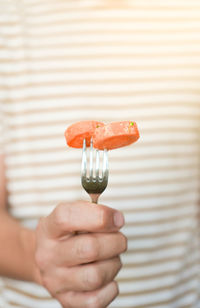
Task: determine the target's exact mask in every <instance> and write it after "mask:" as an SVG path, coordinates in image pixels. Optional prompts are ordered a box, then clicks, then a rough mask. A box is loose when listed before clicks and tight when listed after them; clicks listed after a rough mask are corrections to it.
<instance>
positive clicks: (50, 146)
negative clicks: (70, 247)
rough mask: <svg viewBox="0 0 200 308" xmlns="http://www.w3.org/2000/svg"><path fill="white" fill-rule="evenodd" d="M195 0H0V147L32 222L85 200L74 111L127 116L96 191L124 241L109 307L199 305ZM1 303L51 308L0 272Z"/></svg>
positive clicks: (106, 118)
mask: <svg viewBox="0 0 200 308" xmlns="http://www.w3.org/2000/svg"><path fill="white" fill-rule="evenodd" d="M199 39H200V4H199V0H190V1H189V2H188V1H186V0H168V1H167V2H163V1H162V0H151V1H148V0H134V1H133V0H126V1H121V0H119V1H114V0H109V1H108V0H80V1H73V0H59V1H55V0H49V1H48V3H47V2H46V1H44V0H22V1H16V0H12V1H7V2H6V3H5V1H4V0H0V153H5V154H6V165H7V170H6V178H7V189H8V198H9V199H8V201H9V209H10V212H11V214H12V215H13V216H15V217H16V218H17V219H18V220H19V221H20V222H21V223H22V224H23V225H24V226H27V227H29V228H35V227H36V225H37V222H38V219H39V218H40V217H41V216H46V215H48V214H49V213H50V212H51V211H52V210H53V209H54V208H55V206H56V205H57V204H58V203H59V202H62V201H63V200H70V201H73V200H76V199H85V200H88V196H87V194H86V193H85V192H84V191H83V190H82V188H81V185H80V162H81V151H80V150H76V149H70V148H67V147H66V144H65V140H64V131H65V129H66V127H67V126H68V125H70V124H72V123H73V122H76V121H81V120H91V119H92V120H93V119H94V120H100V121H103V122H110V121H121V120H130V119H131V120H134V121H136V122H137V123H138V126H139V130H140V134H141V138H140V140H139V141H138V142H137V144H135V145H132V146H130V147H128V148H121V149H118V150H115V151H110V152H109V161H110V163H109V169H110V176H109V186H108V188H107V189H106V191H105V192H104V194H103V195H102V197H101V200H100V202H101V203H103V204H108V205H109V206H111V207H114V208H117V209H119V210H121V211H123V212H124V215H125V220H126V224H125V226H124V227H123V229H122V231H123V232H124V233H125V234H126V236H127V237H128V251H127V252H126V253H124V254H123V255H122V257H121V258H122V262H123V264H124V266H123V268H122V270H121V271H120V273H119V274H118V276H117V280H118V282H119V289H120V295H119V296H118V298H117V299H115V300H114V302H113V303H111V304H110V306H109V307H112V308H139V307H140V308H155V307H158V308H169V307H173V308H176V307H177V308H179V307H185V308H186V307H188V308H189V307H190V308H191V307H192V308H199V305H200V298H199V284H200V272H199V256H200V254H199V253H200V251H199V231H198V228H199V220H198V219H199V209H198V206H199V179H200V88H199V81H200V43H199V41H200V40H199ZM0 307H2V308H4V307H6V308H10V307H12V308H13V307H15V308H19V307H20V308H34V307H37V308H38V307H40V308H42V307H45V308H46V307H48V308H60V304H59V303H58V302H57V301H55V300H53V299H51V297H50V295H49V294H48V292H47V291H46V290H45V289H43V288H41V287H39V286H37V285H34V284H32V283H27V282H22V281H15V280H12V279H7V278H3V279H2V282H1V284H0Z"/></svg>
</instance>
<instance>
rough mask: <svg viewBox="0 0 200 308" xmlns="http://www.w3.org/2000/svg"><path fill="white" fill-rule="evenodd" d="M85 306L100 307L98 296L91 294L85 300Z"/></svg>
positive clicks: (88, 307)
mask: <svg viewBox="0 0 200 308" xmlns="http://www.w3.org/2000/svg"><path fill="white" fill-rule="evenodd" d="M86 304H87V308H102V305H101V303H100V300H99V297H98V296H97V295H92V296H90V297H89V298H88V300H87V303H86Z"/></svg>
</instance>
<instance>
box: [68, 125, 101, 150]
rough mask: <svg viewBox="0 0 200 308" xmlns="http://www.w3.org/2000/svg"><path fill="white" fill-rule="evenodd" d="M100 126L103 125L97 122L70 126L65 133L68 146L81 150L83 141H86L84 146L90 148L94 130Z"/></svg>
mask: <svg viewBox="0 0 200 308" xmlns="http://www.w3.org/2000/svg"><path fill="white" fill-rule="evenodd" d="M102 126H104V123H102V122H98V121H81V122H77V123H74V124H72V125H70V126H69V127H68V128H67V129H66V131H65V138H66V142H67V144H68V146H70V147H72V148H82V147H83V140H84V139H86V146H90V140H91V137H92V136H93V134H94V131H95V129H96V128H99V127H102Z"/></svg>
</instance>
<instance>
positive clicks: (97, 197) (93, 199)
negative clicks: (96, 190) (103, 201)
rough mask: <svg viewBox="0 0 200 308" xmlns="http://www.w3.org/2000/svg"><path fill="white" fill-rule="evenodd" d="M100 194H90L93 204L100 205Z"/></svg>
mask: <svg viewBox="0 0 200 308" xmlns="http://www.w3.org/2000/svg"><path fill="white" fill-rule="evenodd" d="M99 196H100V194H90V198H91V200H92V203H98V199H99Z"/></svg>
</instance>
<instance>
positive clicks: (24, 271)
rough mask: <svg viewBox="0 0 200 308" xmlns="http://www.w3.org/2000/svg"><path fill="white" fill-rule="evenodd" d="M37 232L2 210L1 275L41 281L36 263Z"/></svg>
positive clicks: (0, 216) (0, 218)
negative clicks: (23, 225)
mask: <svg viewBox="0 0 200 308" xmlns="http://www.w3.org/2000/svg"><path fill="white" fill-rule="evenodd" d="M34 252H35V232H34V231H33V230H29V229H27V228H25V227H22V226H21V225H20V224H19V222H17V221H16V220H15V219H14V218H12V217H11V216H9V214H8V213H7V212H6V211H5V210H1V211H0V276H6V277H10V278H15V279H19V280H27V281H33V282H39V281H40V275H39V271H38V269H37V267H36V264H35V258H34Z"/></svg>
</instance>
